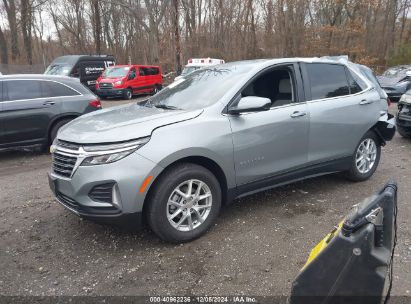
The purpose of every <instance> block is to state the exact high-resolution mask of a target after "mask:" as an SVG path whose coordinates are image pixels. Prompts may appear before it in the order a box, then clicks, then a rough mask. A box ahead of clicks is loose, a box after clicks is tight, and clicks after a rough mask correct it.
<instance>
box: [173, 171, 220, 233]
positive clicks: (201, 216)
mask: <svg viewBox="0 0 411 304" xmlns="http://www.w3.org/2000/svg"><path fill="white" fill-rule="evenodd" d="M212 203H213V196H212V193H211V190H210V188H209V186H208V185H207V184H206V183H204V182H202V181H200V180H197V179H190V180H187V181H185V182H183V183H181V184H180V185H178V186H177V187H176V188H175V189H174V190H173V192H172V193H171V195H170V197H169V199H168V202H167V210H166V213H167V219H168V221H169V222H170V224H171V226H173V227H174V228H175V229H177V230H178V231H192V230H194V229H196V228H198V227H199V226H200V225H201V224H202V223H204V221H205V220H206V219H207V217H208V215H209V214H210V211H211V207H212Z"/></svg>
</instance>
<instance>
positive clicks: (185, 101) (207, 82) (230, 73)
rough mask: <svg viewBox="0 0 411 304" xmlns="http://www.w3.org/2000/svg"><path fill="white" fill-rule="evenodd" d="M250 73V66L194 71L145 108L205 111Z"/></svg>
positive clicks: (160, 94) (152, 98) (157, 96)
mask: <svg viewBox="0 0 411 304" xmlns="http://www.w3.org/2000/svg"><path fill="white" fill-rule="evenodd" d="M249 71H250V67H249V66H241V65H240V66H231V65H230V66H220V67H218V68H216V67H213V68H211V67H210V68H204V69H201V70H199V71H195V72H193V73H191V74H190V75H189V76H187V77H186V78H182V79H180V80H177V81H175V82H173V83H172V84H171V85H169V86H168V87H166V88H165V89H163V90H162V91H160V92H159V93H158V94H156V95H154V96H153V97H151V98H150V99H149V100H148V101H147V103H146V106H154V107H162V108H169V109H181V110H196V109H203V108H205V107H207V106H210V105H212V104H214V103H216V102H217V101H218V100H219V99H220V98H221V97H223V96H224V94H225V93H226V92H227V91H228V90H229V89H230V88H231V87H232V86H234V85H235V84H237V83H238V82H239V81H240V80H241V78H243V77H244V75H245V74H246V73H247V72H249Z"/></svg>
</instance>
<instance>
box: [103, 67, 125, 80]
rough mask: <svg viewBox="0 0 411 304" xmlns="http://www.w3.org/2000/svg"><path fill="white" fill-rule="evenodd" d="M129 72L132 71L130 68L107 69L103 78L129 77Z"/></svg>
mask: <svg viewBox="0 0 411 304" xmlns="http://www.w3.org/2000/svg"><path fill="white" fill-rule="evenodd" d="M129 70H130V68H129V67H117V68H107V69H106V70H105V71H104V73H103V77H105V78H117V77H124V76H126V75H127V73H128V71H129Z"/></svg>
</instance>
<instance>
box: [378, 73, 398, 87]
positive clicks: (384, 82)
mask: <svg viewBox="0 0 411 304" xmlns="http://www.w3.org/2000/svg"><path fill="white" fill-rule="evenodd" d="M377 79H378V82H379V83H380V85H381V87H389V86H395V85H396V84H397V83H398V82H399V81H400V80H402V79H404V77H402V76H401V77H386V76H377Z"/></svg>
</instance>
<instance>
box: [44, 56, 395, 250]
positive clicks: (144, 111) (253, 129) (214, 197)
mask: <svg viewBox="0 0 411 304" xmlns="http://www.w3.org/2000/svg"><path fill="white" fill-rule="evenodd" d="M373 77H374V76H373V75H372V73H371V72H370V70H369V69H368V68H366V67H363V66H359V65H356V64H353V63H350V62H348V61H346V60H343V59H341V60H331V59H318V58H317V59H316V58H314V59H298V58H295V59H274V60H257V61H243V62H234V63H229V64H225V65H220V66H216V67H209V68H204V69H201V70H199V71H196V72H194V73H192V74H190V75H189V76H188V77H186V78H184V79H180V80H178V81H176V82H174V83H173V84H171V85H170V86H168V87H167V88H165V89H164V90H162V91H161V92H160V93H158V94H157V95H155V96H153V97H151V98H150V99H148V100H146V101H144V102H142V103H140V104H131V105H125V106H120V107H117V108H113V109H108V110H102V111H99V112H96V113H92V114H87V115H85V116H82V117H80V118H78V119H75V120H74V121H72V122H71V123H69V124H67V125H66V126H64V127H63V128H61V130H60V132H59V133H58V135H57V138H56V140H55V141H54V143H53V146H52V154H53V165H52V169H51V171H50V173H49V182H50V187H51V189H52V190H53V192H54V193H55V196H56V198H57V201H58V202H59V203H60V204H62V205H63V206H64V207H66V208H67V209H69V210H70V211H72V212H74V213H76V214H77V215H79V216H81V217H85V218H89V219H93V220H102V221H104V222H108V221H109V222H115V223H132V224H140V223H141V222H142V221H146V222H147V223H148V225H149V226H150V227H151V229H152V230H153V231H154V232H155V233H156V234H157V235H158V236H159V237H160V238H162V239H163V240H166V241H169V242H186V241H190V240H193V239H195V238H197V237H199V236H200V235H202V234H204V233H205V232H206V231H207V229H209V228H210V226H212V225H213V223H214V222H215V221H216V219H217V216H218V214H219V211H220V208H221V206H222V205H224V204H227V203H229V202H231V201H232V200H233V199H235V198H238V197H242V196H245V195H248V194H251V193H255V192H257V191H262V190H265V189H269V188H273V187H276V186H279V185H284V184H286V183H291V182H294V181H297V180H302V179H304V178H308V177H313V176H319V175H323V174H328V173H333V172H340V171H344V172H346V174H347V176H348V177H349V178H350V179H352V180H354V181H363V180H366V179H368V178H370V177H371V176H372V175H373V173H374V172H375V170H376V169H377V166H378V162H379V160H380V154H381V146H382V145H384V144H385V142H386V141H387V140H391V139H392V137H393V135H394V133H395V126H394V125H393V124H392V119H391V117H390V116H389V115H388V114H387V100H386V97H387V96H386V94H385V93H384V91H383V90H381V88H380V87H379V86H378V82H376V81H375V79H373Z"/></svg>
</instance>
